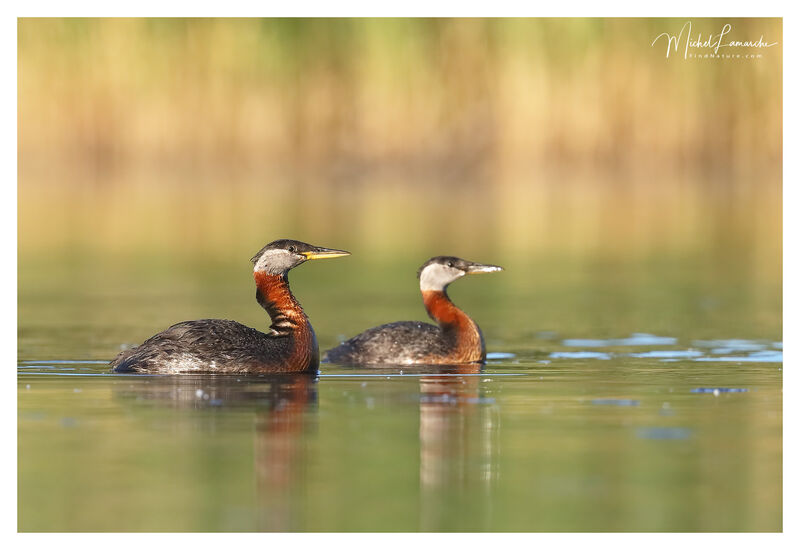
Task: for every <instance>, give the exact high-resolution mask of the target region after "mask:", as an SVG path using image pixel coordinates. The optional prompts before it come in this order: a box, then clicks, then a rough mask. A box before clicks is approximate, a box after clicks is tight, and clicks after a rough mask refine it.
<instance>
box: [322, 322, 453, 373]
mask: <svg viewBox="0 0 800 550" xmlns="http://www.w3.org/2000/svg"><path fill="white" fill-rule="evenodd" d="M453 336H455V335H453ZM455 345H456V341H455V338H454V337H450V335H448V333H447V332H443V331H442V329H440V328H439V327H437V326H434V325H431V324H430V323H423V322H421V321H397V322H395V323H387V324H385V325H380V326H377V327H373V328H371V329H368V330H365V331H364V332H362V333H361V334H359V335H357V336H354V337H352V338H350V339H349V340H347V341H346V342H343V343H342V344H340V345H339V346H337V347H335V348H333V349H331V350H329V351H328V352H327V353H326V354H325V356H324V357H323V358H322V362H323V363H325V362H330V363H353V364H379V363H380V364H392V363H393V364H398V365H404V364H419V363H425V361H426V360H427V359H428V358H429V357H430V356H431V355H448V354H449V353H450V352H451V350H452V349H453V348H454V347H455Z"/></svg>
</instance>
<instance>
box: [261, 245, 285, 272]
mask: <svg viewBox="0 0 800 550" xmlns="http://www.w3.org/2000/svg"><path fill="white" fill-rule="evenodd" d="M291 267H292V256H291V254H290V253H289V252H287V251H286V250H278V249H276V250H267V251H266V252H264V253H263V254H262V255H261V257H260V258H259V259H258V261H257V262H256V264H255V265H254V266H253V271H265V272H267V273H280V272H282V271H286V270H287V269H289V268H291Z"/></svg>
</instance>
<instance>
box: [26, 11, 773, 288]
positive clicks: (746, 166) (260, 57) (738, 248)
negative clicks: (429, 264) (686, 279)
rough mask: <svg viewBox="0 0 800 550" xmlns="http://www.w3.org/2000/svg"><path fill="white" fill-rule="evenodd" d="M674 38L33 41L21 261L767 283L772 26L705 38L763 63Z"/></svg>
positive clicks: (743, 26) (142, 24)
mask: <svg viewBox="0 0 800 550" xmlns="http://www.w3.org/2000/svg"><path fill="white" fill-rule="evenodd" d="M684 22H685V21H684V20H679V19H647V20H645V19H605V20H603V19H533V20H529V19H330V20H317V19H299V20H295V19H267V20H252V19H89V20H86V19H21V20H20V21H19V68H18V70H19V102H18V109H19V252H20V258H21V259H23V260H24V259H25V258H27V257H35V256H38V255H40V254H43V253H48V254H50V253H58V252H59V251H61V252H63V251H75V250H81V251H87V252H97V253H101V254H112V255H126V254H132V253H156V254H166V255H178V256H180V255H182V254H196V253H197V252H202V253H203V254H204V255H206V256H208V257H218V258H223V259H235V260H237V261H239V260H241V257H242V254H243V252H242V250H246V251H247V253H246V254H245V257H247V256H248V255H249V254H250V253H251V252H252V250H256V249H258V247H260V246H261V245H262V244H263V243H264V242H265V241H267V240H270V239H272V238H277V237H284V236H291V237H295V238H300V239H304V240H309V241H311V242H319V243H320V244H323V245H330V246H340V247H348V248H352V249H354V250H356V251H358V252H359V253H360V254H365V255H368V257H370V258H384V257H386V256H387V255H389V254H399V253H404V254H414V253H417V252H419V251H421V250H424V251H425V252H426V253H428V252H430V253H453V254H460V255H468V254H470V253H475V254H477V253H479V252H485V251H487V250H492V251H493V252H494V254H493V255H492V256H491V257H490V258H489V260H491V261H502V258H503V257H520V256H526V257H537V255H549V254H566V255H571V256H577V257H580V256H583V255H588V256H604V255H608V256H611V257H616V256H625V257H634V258H635V257H646V256H652V255H659V254H676V255H690V256H692V255H694V256H703V255H709V254H710V255H711V256H712V257H713V256H714V254H717V253H720V254H722V252H720V251H725V252H724V253H725V254H733V255H736V256H740V257H743V258H746V260H747V265H748V266H751V268H752V270H753V274H754V275H761V276H766V277H769V278H779V277H780V269H781V265H780V264H781V178H782V172H781V154H782V153H781V150H782V96H781V89H782V50H781V45H782V40H783V38H782V26H781V20H780V19H748V20H743V19H732V20H731V19H728V20H725V21H722V20H719V21H717V20H708V19H695V20H693V25H694V29H695V32H702V33H703V34H710V33H712V32H713V33H716V32H719V29H720V28H721V26H722V25H723V24H724V23H732V25H733V35H735V36H736V37H741V38H743V39H744V38H750V37H754V38H756V39H757V38H758V36H760V35H764V36H765V37H766V38H768V39H769V40H770V41H777V42H778V46H776V47H773V48H770V49H767V50H762V51H760V52H759V53H761V54H762V55H763V56H762V58H761V59H754V60H744V59H740V60H725V59H706V60H698V59H694V60H693V59H686V60H685V59H683V58H682V56H680V55H673V56H671V57H670V58H669V59H667V58H666V57H665V55H664V51H663V47H651V42H652V41H653V39H654V37H655V36H657V35H658V34H659V33H661V32H673V33H677V32H678V31H679V30H680V27H681V26H682V25H683V23H684ZM242 243H244V245H243V244H242ZM251 249H252V250H251Z"/></svg>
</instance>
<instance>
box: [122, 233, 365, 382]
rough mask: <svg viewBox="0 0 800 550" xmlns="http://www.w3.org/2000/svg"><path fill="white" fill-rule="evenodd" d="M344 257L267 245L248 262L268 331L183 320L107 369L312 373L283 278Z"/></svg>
mask: <svg viewBox="0 0 800 550" xmlns="http://www.w3.org/2000/svg"><path fill="white" fill-rule="evenodd" d="M348 254H350V253H349V252H345V251H344V250H335V249H332V248H322V247H318V246H312V245H310V244H306V243H303V242H300V241H293V240H289V239H281V240H277V241H273V242H271V243H269V244H268V245H266V246H265V247H264V248H262V249H261V250H259V251H258V253H257V254H256V255H255V256H253V258H252V259H251V261H252V262H253V264H254V267H253V277H254V278H255V281H256V299H257V300H258V303H259V304H261V307H263V308H264V309H266V310H267V313H269V316H270V318H271V319H272V325H271V326H270V329H271V330H270V331H269V332H267V333H263V332H260V331H258V330H256V329H252V328H250V327H247V326H245V325H242V324H241V323H237V322H236V321H228V320H223V319H200V320H198V321H184V322H182V323H178V324H176V325H172V326H171V327H169V328H168V329H167V330H165V331H164V332H159V333H158V334H156V335H155V336H152V337H150V338H148V339H147V340H145V341H144V343H142V345H140V346H138V347H135V348H132V349H129V350H126V351H123V352H122V353H120V354H119V355H118V356H117V357H116V358H115V359H114V360H113V361H111V369H112V370H113V371H114V372H146V373H164V374H178V373H233V374H266V373H280V372H316V371H317V368H318V367H319V348H318V346H317V338H316V336H315V335H314V329H313V328H312V327H311V323H310V322H309V321H308V317H306V314H305V313H304V312H303V308H302V307H300V304H299V302H298V301H297V300H296V299H295V297H294V296H292V292H291V290H289V279H288V278H287V274H288V272H289V270H290V269H292V268H293V267H297V266H298V265H300V264H302V263H304V262H306V261H307V260H316V259H320V258H338V257H339V256H347V255H348Z"/></svg>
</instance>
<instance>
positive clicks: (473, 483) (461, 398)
mask: <svg viewBox="0 0 800 550" xmlns="http://www.w3.org/2000/svg"><path fill="white" fill-rule="evenodd" d="M480 373H481V365H479V364H475V365H459V366H452V367H442V368H440V369H437V370H436V374H431V375H424V376H422V377H421V378H420V406H419V441H420V461H419V482H420V498H421V506H420V527H421V530H423V531H479V530H482V529H483V528H484V526H482V525H473V524H469V525H467V524H464V523H463V522H462V521H461V520H460V518H462V517H470V518H483V519H482V521H485V522H486V524H487V525H489V524H490V522H491V489H492V485H493V482H494V481H495V480H496V479H497V451H496V449H497V437H498V428H499V425H498V421H497V418H498V414H497V409H496V406H495V405H494V400H493V399H492V398H490V397H486V396H481V391H480V384H481V378H482V377H481V376H479V375H480ZM457 510H460V511H463V512H464V513H463V514H458V513H454V511H457ZM467 512H469V513H467ZM475 512H480V513H475Z"/></svg>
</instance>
